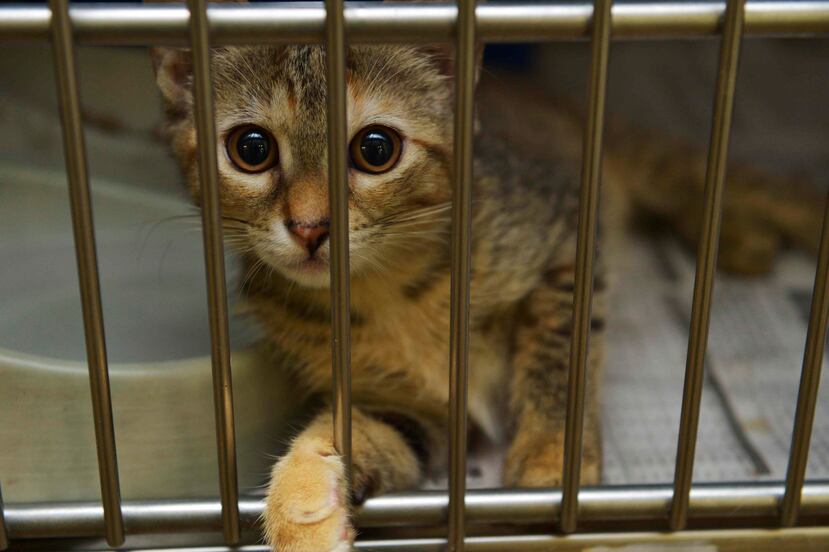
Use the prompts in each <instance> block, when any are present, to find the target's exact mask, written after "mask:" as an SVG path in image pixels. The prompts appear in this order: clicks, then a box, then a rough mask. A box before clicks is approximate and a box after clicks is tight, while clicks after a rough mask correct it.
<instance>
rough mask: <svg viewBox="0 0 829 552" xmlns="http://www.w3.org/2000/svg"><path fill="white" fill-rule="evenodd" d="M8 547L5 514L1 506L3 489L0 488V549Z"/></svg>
mask: <svg viewBox="0 0 829 552" xmlns="http://www.w3.org/2000/svg"><path fill="white" fill-rule="evenodd" d="M8 547H9V534H8V532H7V531H6V515H5V513H4V508H3V489H2V488H0V551H2V550H5V549H7V548H8Z"/></svg>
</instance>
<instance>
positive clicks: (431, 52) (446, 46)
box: [419, 42, 484, 84]
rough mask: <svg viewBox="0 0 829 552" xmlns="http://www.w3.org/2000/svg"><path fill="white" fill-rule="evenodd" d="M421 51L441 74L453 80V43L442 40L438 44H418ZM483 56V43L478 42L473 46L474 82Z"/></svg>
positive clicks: (478, 73)
mask: <svg viewBox="0 0 829 552" xmlns="http://www.w3.org/2000/svg"><path fill="white" fill-rule="evenodd" d="M419 49H420V50H421V51H422V52H425V53H426V54H427V55H428V56H429V57H430V58H431V60H432V62H433V63H434V65H435V67H436V68H437V69H438V71H439V72H440V74H441V75H443V76H445V77H447V78H449V79H451V80H452V81H454V79H455V59H456V54H455V44H454V43H452V42H444V43H439V44H425V45H423V46H419ZM483 57H484V45H483V43H478V44H477V45H476V46H475V84H477V83H478V79H479V77H480V75H481V64H482V61H483Z"/></svg>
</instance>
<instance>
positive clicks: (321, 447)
mask: <svg viewBox="0 0 829 552" xmlns="http://www.w3.org/2000/svg"><path fill="white" fill-rule="evenodd" d="M344 472H345V470H344V467H343V464H342V461H341V460H340V457H339V456H337V455H336V453H335V452H334V448H333V446H332V445H331V444H330V443H326V442H324V441H309V442H306V443H297V445H296V446H294V447H293V449H292V450H291V452H290V453H289V454H288V455H287V456H285V457H284V458H283V459H282V460H280V461H279V463H277V465H276V466H275V467H274V469H273V473H272V475H271V484H270V488H269V489H268V498H267V503H266V505H265V512H264V518H263V519H264V530H265V537H266V539H267V541H268V544H269V545H270V546H271V548H272V549H274V550H278V551H279V552H345V551H347V550H350V549H351V543H352V542H353V541H354V530H353V528H352V527H351V524H350V522H349V519H348V511H349V509H348V499H347V496H348V493H346V491H345V483H344V477H343V475H344Z"/></svg>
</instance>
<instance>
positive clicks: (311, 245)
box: [286, 219, 328, 255]
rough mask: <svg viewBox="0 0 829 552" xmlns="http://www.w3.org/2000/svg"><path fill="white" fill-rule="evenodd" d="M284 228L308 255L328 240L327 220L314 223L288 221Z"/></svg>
mask: <svg viewBox="0 0 829 552" xmlns="http://www.w3.org/2000/svg"><path fill="white" fill-rule="evenodd" d="M286 226H287V227H288V230H290V231H291V234H292V235H293V236H294V239H295V240H296V241H297V242H298V243H299V244H300V245H301V246H303V247H304V248H305V249H307V250H308V254H309V255H313V254H314V253H316V252H317V249H319V248H320V247H321V246H322V244H324V243H325V240H327V239H328V220H327V219H325V220H318V221H316V222H296V221H288V222H287V223H286Z"/></svg>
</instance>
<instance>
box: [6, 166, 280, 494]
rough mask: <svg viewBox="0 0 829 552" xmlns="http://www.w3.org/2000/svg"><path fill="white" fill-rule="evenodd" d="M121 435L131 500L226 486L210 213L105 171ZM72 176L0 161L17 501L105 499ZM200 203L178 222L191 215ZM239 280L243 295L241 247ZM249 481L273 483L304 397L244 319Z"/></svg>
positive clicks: (99, 228) (100, 236)
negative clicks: (215, 385) (220, 448)
mask: <svg viewBox="0 0 829 552" xmlns="http://www.w3.org/2000/svg"><path fill="white" fill-rule="evenodd" d="M92 188H93V203H94V218H95V224H96V227H95V230H96V240H97V246H98V258H99V265H100V275H101V289H102V297H103V307H104V323H105V327H106V337H107V347H108V355H109V360H110V381H111V386H112V400H113V410H114V417H115V432H116V442H117V450H118V458H119V469H120V475H121V486H122V491H123V496H124V498H126V499H141V498H151V497H154V498H162V497H176V496H181V497H184V496H190V497H198V496H215V495H217V494H218V467H217V457H216V437H215V433H214V417H213V400H212V376H211V366H210V359H209V351H210V338H209V326H208V319H207V307H206V284H205V276H204V260H203V252H202V245H201V244H202V240H201V234H200V231H199V226H198V217H197V215H196V211H195V210H193V209H192V208H191V207H189V205H188V204H187V202H186V201H185V200H184V199H183V198H181V197H179V196H178V195H175V194H167V195H164V194H158V193H157V190H152V191H150V192H146V191H143V190H140V189H136V188H135V187H134V186H129V185H123V184H118V183H113V182H104V181H99V180H95V181H93V186H92ZM68 205H69V202H68V194H67V185H66V179H65V176H64V175H63V174H61V173H53V172H47V171H39V170H34V169H32V168H31V167H25V168H14V167H7V166H0V484H2V489H3V495H4V498H5V500H6V501H7V502H29V501H40V500H86V499H97V498H98V496H99V489H98V485H99V483H98V472H97V463H96V455H95V439H94V431H93V425H92V415H91V413H92V409H91V402H90V396H89V395H90V392H89V380H88V374H87V367H86V364H85V362H84V358H85V351H84V338H83V323H82V317H81V307H80V298H79V292H78V283H77V275H76V271H75V270H76V269H75V259H74V246H73V242H72V231H71V222H70V216H69V208H68ZM188 213H189V214H193V215H196V216H193V217H190V218H185V219H179V218H174V219H170V217H178V216H180V215H182V214H185V215H186V214H188ZM228 267H229V274H228V281H229V284H228V288H229V297H230V301H231V308H232V304H233V302H234V300H235V298H236V295H237V294H236V292H235V291H234V290H235V284H234V283H233V282H234V281H235V280H236V277H235V274H234V270H232V268H233V259H232V258H228ZM231 336H232V337H231V341H232V346H233V350H234V353H233V355H232V366H233V385H234V398H235V410H236V431H237V448H238V451H237V452H238V455H237V456H238V466H239V482H240V487H241V488H242V489H243V490H250V489H252V488H254V487H257V486H259V485H261V484H262V483H264V482H265V481H266V477H267V473H268V469H269V467H270V463H271V462H272V455H273V454H274V453H276V452H277V451H278V449H279V447H280V444H281V443H282V440H283V438H284V429H285V425H286V419H287V417H288V416H289V413H290V411H291V410H292V407H293V404H292V402H291V400H290V397H291V393H290V390H289V389H287V385H288V383H287V380H286V379H285V378H284V377H283V376H282V374H281V372H280V371H279V370H277V369H276V368H275V367H274V366H272V365H270V364H271V363H269V362H268V361H267V360H265V359H264V358H262V357H261V356H260V355H259V354H257V353H256V352H255V350H254V348H252V346H251V344H252V343H253V342H254V341H255V337H256V336H255V331H254V329H253V326H252V325H251V324H250V323H249V322H247V321H245V320H241V319H238V318H232V320H231Z"/></svg>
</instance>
